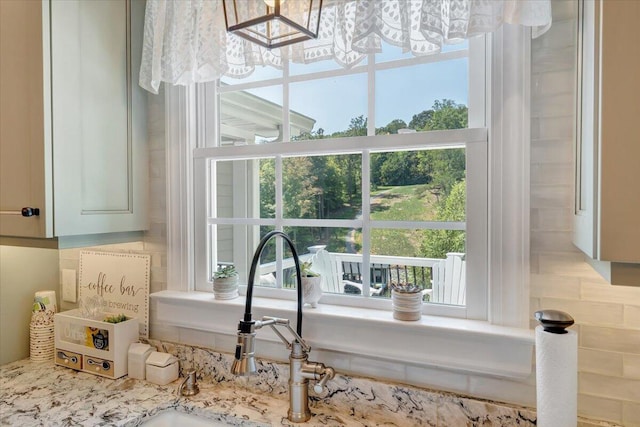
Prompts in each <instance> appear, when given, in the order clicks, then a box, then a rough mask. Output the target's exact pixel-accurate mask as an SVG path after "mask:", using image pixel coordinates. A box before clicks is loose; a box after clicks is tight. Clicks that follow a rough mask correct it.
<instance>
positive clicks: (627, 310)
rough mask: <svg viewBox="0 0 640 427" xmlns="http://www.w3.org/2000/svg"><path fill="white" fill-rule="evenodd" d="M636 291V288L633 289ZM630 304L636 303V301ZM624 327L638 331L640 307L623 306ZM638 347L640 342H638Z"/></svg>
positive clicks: (639, 327)
mask: <svg viewBox="0 0 640 427" xmlns="http://www.w3.org/2000/svg"><path fill="white" fill-rule="evenodd" d="M634 289H638V288H634ZM630 302H633V303H636V302H637V300H632V301H630ZM624 326H625V328H630V329H640V306H637V305H625V306H624ZM638 346H640V341H639V342H638Z"/></svg>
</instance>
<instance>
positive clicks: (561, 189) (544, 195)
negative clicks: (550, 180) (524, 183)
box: [531, 184, 573, 208]
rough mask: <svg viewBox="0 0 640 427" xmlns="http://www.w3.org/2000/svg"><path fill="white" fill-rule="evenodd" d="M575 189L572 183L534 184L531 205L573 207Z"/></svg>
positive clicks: (538, 206)
mask: <svg viewBox="0 0 640 427" xmlns="http://www.w3.org/2000/svg"><path fill="white" fill-rule="evenodd" d="M571 197H573V189H572V187H571V186H570V185H540V184H537V185H532V186H531V206H532V207H535V208H571V207H572V206H573V202H572V201H571V200H570V198H571Z"/></svg>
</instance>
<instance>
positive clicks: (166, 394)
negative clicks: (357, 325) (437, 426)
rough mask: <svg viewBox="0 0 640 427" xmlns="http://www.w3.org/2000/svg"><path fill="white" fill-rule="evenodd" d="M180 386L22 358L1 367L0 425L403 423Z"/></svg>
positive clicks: (220, 388) (240, 391) (211, 387)
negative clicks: (171, 419) (170, 414)
mask: <svg viewBox="0 0 640 427" xmlns="http://www.w3.org/2000/svg"><path fill="white" fill-rule="evenodd" d="M179 384H180V380H177V381H175V382H173V383H171V384H168V385H166V386H158V385H155V384H152V383H149V382H146V381H141V380H135V379H129V378H127V377H124V378H121V379H118V380H111V379H107V378H103V377H99V376H95V375H92V374H88V373H84V372H76V371H74V370H71V369H68V368H64V367H60V366H55V365H54V364H53V363H49V362H32V361H30V360H22V361H18V362H14V363H10V364H8V365H4V366H2V367H0V425H3V426H4V425H9V426H24V427H26V426H138V425H140V424H141V423H143V422H144V421H147V420H148V419H149V418H150V417H152V416H154V415H156V414H158V413H160V412H162V411H165V410H169V409H175V410H178V411H181V412H186V413H192V414H195V415H198V416H201V417H204V418H208V419H212V420H216V421H224V422H227V423H228V424H229V425H236V426H256V427H257V426H272V425H284V426H289V425H313V426H315V425H323V426H327V425H329V426H342V425H344V426H375V425H385V426H393V425H401V424H397V423H395V422H390V420H388V421H386V422H380V421H379V420H376V418H378V417H377V416H376V414H371V416H372V417H375V418H371V419H366V416H363V415H362V414H358V415H355V414H353V413H352V414H340V413H339V412H337V408H332V407H331V405H326V403H323V404H322V405H317V407H314V406H315V405H314V402H311V406H312V408H311V412H312V413H313V414H314V415H313V417H312V418H311V420H310V421H309V422H307V423H302V424H295V423H291V422H289V421H288V420H287V418H286V414H287V409H288V401H286V400H284V399H278V398H275V397H273V396H270V395H266V394H261V393H260V394H257V393H256V392H255V391H252V390H251V387H249V386H248V387H246V388H243V387H239V386H238V385H237V384H236V385H229V384H223V383H221V384H218V383H213V382H210V381H202V382H200V383H199V386H200V393H199V394H198V395H196V396H192V397H180V396H178V395H177V393H176V389H177V387H178V385H179ZM377 415H380V414H377ZM374 420H376V421H374Z"/></svg>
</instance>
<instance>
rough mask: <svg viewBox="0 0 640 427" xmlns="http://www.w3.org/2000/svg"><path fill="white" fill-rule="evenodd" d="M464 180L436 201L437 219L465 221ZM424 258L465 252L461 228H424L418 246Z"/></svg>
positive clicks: (465, 193)
mask: <svg viewBox="0 0 640 427" xmlns="http://www.w3.org/2000/svg"><path fill="white" fill-rule="evenodd" d="M466 187H467V186H466V181H460V182H458V183H457V184H455V185H454V186H453V188H452V189H451V193H449V195H448V196H447V197H446V198H445V199H443V200H442V201H441V202H440V203H438V207H437V211H436V220H437V221H465V219H466V214H465V205H466V198H467V188H466ZM420 251H421V253H422V255H423V256H424V257H426V258H446V256H447V252H465V234H464V231H461V230H425V232H424V240H423V241H422V245H421V247H420Z"/></svg>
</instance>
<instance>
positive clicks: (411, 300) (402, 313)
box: [391, 283, 422, 320]
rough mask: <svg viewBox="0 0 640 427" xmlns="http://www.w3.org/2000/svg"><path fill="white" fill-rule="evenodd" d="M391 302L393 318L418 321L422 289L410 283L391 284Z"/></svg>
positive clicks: (420, 311)
mask: <svg viewBox="0 0 640 427" xmlns="http://www.w3.org/2000/svg"><path fill="white" fill-rule="evenodd" d="M391 302H392V305H393V318H394V319H398V320H420V318H421V317H422V289H420V287H419V286H416V285H413V284H411V283H406V284H405V283H398V284H395V283H392V284H391Z"/></svg>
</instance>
